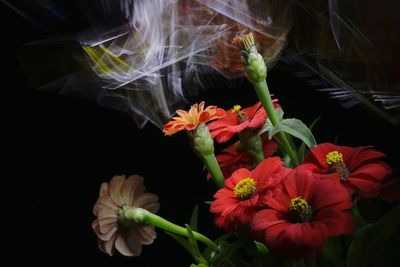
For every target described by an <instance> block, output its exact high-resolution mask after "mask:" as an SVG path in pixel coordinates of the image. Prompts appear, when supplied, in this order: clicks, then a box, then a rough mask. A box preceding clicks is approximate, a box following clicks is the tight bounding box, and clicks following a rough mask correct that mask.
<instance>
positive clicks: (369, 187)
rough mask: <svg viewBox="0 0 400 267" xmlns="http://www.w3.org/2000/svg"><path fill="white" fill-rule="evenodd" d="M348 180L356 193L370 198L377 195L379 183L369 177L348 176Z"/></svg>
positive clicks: (379, 188) (379, 187)
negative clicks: (355, 189)
mask: <svg viewBox="0 0 400 267" xmlns="http://www.w3.org/2000/svg"><path fill="white" fill-rule="evenodd" d="M348 182H349V183H351V184H353V185H354V186H355V187H356V188H357V193H358V195H359V196H360V197H362V198H371V197H376V196H378V195H379V191H380V190H381V184H380V183H379V182H377V181H375V180H373V179H371V178H369V177H362V176H361V175H357V177H354V176H350V177H349V178H348Z"/></svg>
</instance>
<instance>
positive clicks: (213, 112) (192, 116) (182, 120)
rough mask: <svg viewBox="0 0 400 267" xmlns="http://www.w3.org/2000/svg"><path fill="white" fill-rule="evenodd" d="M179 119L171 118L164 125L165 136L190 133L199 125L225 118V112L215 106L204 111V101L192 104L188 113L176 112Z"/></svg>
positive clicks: (183, 111)
mask: <svg viewBox="0 0 400 267" xmlns="http://www.w3.org/2000/svg"><path fill="white" fill-rule="evenodd" d="M176 113H177V114H178V115H179V117H173V118H172V120H171V121H169V122H167V124H165V126H164V129H163V132H164V133H165V135H171V134H174V133H176V132H179V131H181V130H187V131H191V130H194V129H196V127H197V126H198V125H199V124H200V123H205V122H208V121H211V120H214V119H218V118H222V117H223V116H225V110H223V109H221V108H217V107H216V106H208V107H206V108H205V109H204V101H202V102H201V103H200V105H199V104H197V103H196V104H194V105H193V106H191V107H190V110H189V111H185V110H181V109H179V110H177V111H176Z"/></svg>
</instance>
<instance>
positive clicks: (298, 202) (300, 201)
mask: <svg viewBox="0 0 400 267" xmlns="http://www.w3.org/2000/svg"><path fill="white" fill-rule="evenodd" d="M289 207H290V209H291V210H294V211H296V212H299V213H300V212H302V211H304V210H306V209H307V208H308V207H309V205H308V203H307V201H306V200H305V199H304V198H302V197H295V198H292V199H291V200H290V204H289Z"/></svg>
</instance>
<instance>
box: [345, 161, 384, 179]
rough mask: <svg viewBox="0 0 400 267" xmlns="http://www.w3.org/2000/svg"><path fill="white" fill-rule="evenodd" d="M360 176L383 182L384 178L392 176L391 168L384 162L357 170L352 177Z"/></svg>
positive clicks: (370, 164)
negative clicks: (363, 175)
mask: <svg viewBox="0 0 400 267" xmlns="http://www.w3.org/2000/svg"><path fill="white" fill-rule="evenodd" d="M358 174H365V175H368V176H370V177H371V178H373V179H375V180H377V181H381V180H382V179H383V178H384V177H386V176H387V175H389V174H390V168H389V166H387V165H386V164H385V163H384V162H382V161H378V162H374V163H369V164H367V165H364V166H362V167H360V168H358V169H356V170H355V171H354V172H353V174H352V176H353V175H354V176H357V175H358Z"/></svg>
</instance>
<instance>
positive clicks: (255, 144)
mask: <svg viewBox="0 0 400 267" xmlns="http://www.w3.org/2000/svg"><path fill="white" fill-rule="evenodd" d="M248 135H250V136H248ZM251 135H252V136H251ZM239 139H240V143H241V144H242V146H243V147H244V148H245V149H246V150H247V152H249V153H250V155H251V156H252V157H253V160H254V162H255V163H256V164H258V163H260V162H261V161H263V160H264V152H263V149H262V140H261V137H260V136H259V135H258V134H254V133H250V132H249V134H247V132H246V130H245V131H243V132H241V133H240V134H239Z"/></svg>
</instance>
